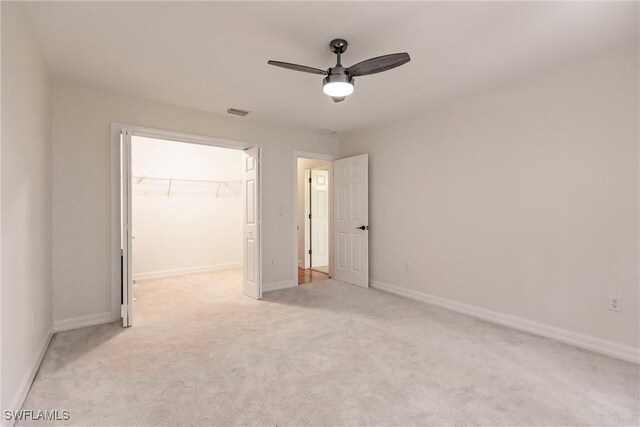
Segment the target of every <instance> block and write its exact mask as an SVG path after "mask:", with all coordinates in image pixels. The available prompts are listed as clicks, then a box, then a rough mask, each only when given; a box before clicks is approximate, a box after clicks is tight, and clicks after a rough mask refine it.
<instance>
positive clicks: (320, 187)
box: [296, 157, 332, 285]
mask: <svg viewBox="0 0 640 427" xmlns="http://www.w3.org/2000/svg"><path fill="white" fill-rule="evenodd" d="M297 172H298V173H297V199H298V203H297V221H298V222H297V227H296V230H297V233H298V234H297V240H298V251H297V264H298V275H297V276H298V284H299V285H300V284H303V283H310V282H317V281H321V280H326V279H329V278H330V277H331V272H330V265H331V253H332V251H331V244H330V242H331V232H330V227H331V197H332V194H331V173H332V162H331V161H329V160H323V159H313V158H305V157H299V158H298V159H297Z"/></svg>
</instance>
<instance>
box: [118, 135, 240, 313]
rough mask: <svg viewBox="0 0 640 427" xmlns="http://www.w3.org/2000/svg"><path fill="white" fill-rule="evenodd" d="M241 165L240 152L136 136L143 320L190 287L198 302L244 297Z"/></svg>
mask: <svg viewBox="0 0 640 427" xmlns="http://www.w3.org/2000/svg"><path fill="white" fill-rule="evenodd" d="M243 161H244V153H243V152H242V151H240V150H234V149H229V148H220V147H212V146H207V145H197V144H189V143H181V142H174V141H167V140H161V139H155V138H146V137H139V136H133V137H132V138H131V172H132V176H131V179H132V188H131V189H132V192H131V201H132V204H131V209H132V217H133V218H134V221H133V228H132V239H133V242H132V261H133V263H132V268H133V271H132V275H133V280H134V287H133V301H134V309H136V311H137V312H138V313H139V315H141V316H143V315H144V314H145V313H146V312H147V311H152V310H169V309H170V306H171V305H173V304H175V301H176V300H178V299H179V295H174V294H177V293H181V292H183V291H184V290H186V289H191V290H193V292H189V294H191V295H192V296H193V297H195V296H196V295H200V296H202V295H203V294H208V293H210V292H218V293H241V292H242V205H243V203H242V177H243V169H242V166H243ZM206 283H208V285H207V284H206ZM145 300H146V301H145ZM164 305H168V306H167V307H164Z"/></svg>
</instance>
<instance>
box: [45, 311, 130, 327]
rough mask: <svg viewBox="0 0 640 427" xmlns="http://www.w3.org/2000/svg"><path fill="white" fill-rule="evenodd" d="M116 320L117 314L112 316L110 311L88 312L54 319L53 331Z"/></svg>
mask: <svg viewBox="0 0 640 427" xmlns="http://www.w3.org/2000/svg"><path fill="white" fill-rule="evenodd" d="M116 320H118V317H117V316H114V314H113V313H112V312H110V311H105V312H104V313H96V314H89V315H88V316H80V317H73V318H71V319H63V320H56V321H55V322H54V323H53V330H54V331H55V332H62V331H70V330H71V329H78V328H84V327H85V326H94V325H101V324H103V323H110V322H115V321H116Z"/></svg>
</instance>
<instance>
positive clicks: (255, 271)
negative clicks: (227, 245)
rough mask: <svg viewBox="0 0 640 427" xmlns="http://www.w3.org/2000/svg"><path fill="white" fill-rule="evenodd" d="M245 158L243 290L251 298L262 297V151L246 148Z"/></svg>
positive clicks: (256, 148)
mask: <svg viewBox="0 0 640 427" xmlns="http://www.w3.org/2000/svg"><path fill="white" fill-rule="evenodd" d="M244 152H245V159H244V215H243V216H244V223H243V233H242V247H243V257H244V269H243V270H244V279H243V280H244V281H243V286H242V290H243V292H244V294H245V295H246V296H249V297H251V298H255V299H260V298H262V286H261V283H260V230H259V227H260V218H259V213H260V206H259V202H260V200H259V198H258V194H259V193H258V188H259V187H258V186H259V184H260V183H259V178H260V173H259V167H260V151H259V148H258V147H254V148H249V149H248V150H245V151H244Z"/></svg>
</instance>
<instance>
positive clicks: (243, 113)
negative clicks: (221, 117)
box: [227, 108, 251, 117]
mask: <svg viewBox="0 0 640 427" xmlns="http://www.w3.org/2000/svg"><path fill="white" fill-rule="evenodd" d="M250 112H251V111H247V110H240V109H238V108H229V109H228V110H227V113H229V114H233V115H234V116H241V117H245V116H246V115H247V114H249V113H250Z"/></svg>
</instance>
